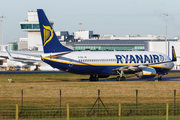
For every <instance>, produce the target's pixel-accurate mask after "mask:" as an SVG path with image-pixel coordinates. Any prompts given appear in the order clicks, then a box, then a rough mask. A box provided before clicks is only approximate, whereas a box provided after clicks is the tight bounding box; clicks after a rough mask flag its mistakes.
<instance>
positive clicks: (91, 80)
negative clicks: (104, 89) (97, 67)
mask: <svg viewBox="0 0 180 120" xmlns="http://www.w3.org/2000/svg"><path fill="white" fill-rule="evenodd" d="M89 80H90V82H93V81H98V80H99V78H98V75H91V76H90V78H89Z"/></svg>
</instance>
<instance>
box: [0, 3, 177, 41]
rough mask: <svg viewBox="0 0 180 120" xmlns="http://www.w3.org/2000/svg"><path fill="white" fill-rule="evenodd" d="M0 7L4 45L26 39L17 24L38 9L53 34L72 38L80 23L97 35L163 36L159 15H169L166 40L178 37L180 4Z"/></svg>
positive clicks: (162, 25)
mask: <svg viewBox="0 0 180 120" xmlns="http://www.w3.org/2000/svg"><path fill="white" fill-rule="evenodd" d="M0 5H1V7H0V16H5V17H6V18H4V19H3V41H4V44H7V43H8V42H11V41H15V40H16V41H19V38H23V37H27V34H26V33H25V32H22V31H21V28H20V25H19V22H22V21H24V20H25V19H27V12H28V11H36V10H37V9H44V10H45V13H46V15H47V17H48V18H49V19H50V20H52V19H53V20H54V29H55V31H69V34H72V32H75V31H78V30H79V29H80V25H79V23H83V30H93V31H94V33H95V34H100V35H112V34H113V35H137V34H138V35H148V34H152V35H165V17H163V16H162V15H163V14H164V13H168V14H170V16H169V17H168V36H169V37H170V38H173V37H174V36H180V6H179V5H180V0H0ZM0 29H1V27H0Z"/></svg>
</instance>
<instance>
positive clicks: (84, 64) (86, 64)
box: [43, 57, 171, 70]
mask: <svg viewBox="0 0 180 120" xmlns="http://www.w3.org/2000/svg"><path fill="white" fill-rule="evenodd" d="M43 59H45V60H48V61H52V62H58V63H65V64H72V65H81V66H107V67H108V66H121V67H124V66H134V65H136V64H88V63H73V62H67V61H60V60H55V59H50V58H46V57H43ZM149 67H153V68H164V69H168V70H171V68H168V67H164V66H154V65H149Z"/></svg>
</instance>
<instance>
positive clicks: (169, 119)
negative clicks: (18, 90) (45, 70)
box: [0, 103, 180, 120]
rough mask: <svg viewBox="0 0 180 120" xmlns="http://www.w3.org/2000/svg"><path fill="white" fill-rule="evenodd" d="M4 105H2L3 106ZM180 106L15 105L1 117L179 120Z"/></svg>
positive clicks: (81, 119)
mask: <svg viewBox="0 0 180 120" xmlns="http://www.w3.org/2000/svg"><path fill="white" fill-rule="evenodd" d="M1 107H2V106H1ZM179 117H180V106H178V107H176V109H174V106H173V105H172V104H168V103H167V104H164V105H163V106H161V105H151V106H147V105H146V106H144V105H143V106H138V107H136V106H126V105H123V104H119V105H117V106H108V107H106V108H105V107H94V108H93V109H92V107H70V106H69V105H68V104H67V106H66V107H62V108H58V107H51V108H49V107H48V108H47V107H44V108H30V107H28V106H25V107H24V109H23V111H22V110H21V109H20V108H19V107H18V105H16V106H15V105H14V108H13V109H9V108H7V106H4V107H3V108H0V119H16V120H18V119H19V120H21V119H29V120H31V119H36V120H41V119H43V120H51V119H53V120H56V119H58V120H84V119H87V120H165V119H166V120H179Z"/></svg>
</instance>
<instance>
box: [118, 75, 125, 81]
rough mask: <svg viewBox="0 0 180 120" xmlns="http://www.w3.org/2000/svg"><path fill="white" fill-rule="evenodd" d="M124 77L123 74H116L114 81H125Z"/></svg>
mask: <svg viewBox="0 0 180 120" xmlns="http://www.w3.org/2000/svg"><path fill="white" fill-rule="evenodd" d="M125 80H126V78H125V77H124V76H122V77H120V76H117V78H116V81H125Z"/></svg>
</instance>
